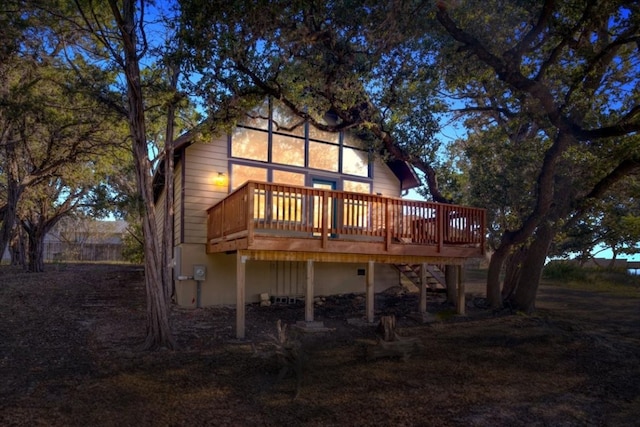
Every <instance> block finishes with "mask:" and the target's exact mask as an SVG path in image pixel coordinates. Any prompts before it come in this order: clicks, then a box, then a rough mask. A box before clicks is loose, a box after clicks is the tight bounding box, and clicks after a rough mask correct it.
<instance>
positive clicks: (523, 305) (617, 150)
mask: <svg viewBox="0 0 640 427" xmlns="http://www.w3.org/2000/svg"><path fill="white" fill-rule="evenodd" d="M480 10H482V11H483V12H482V13H479V11H480ZM435 17H436V19H437V22H439V23H440V25H441V28H442V29H444V31H445V34H446V35H447V37H450V38H451V39H452V40H453V41H454V43H453V44H451V45H450V48H449V49H446V48H443V49H442V50H441V52H440V55H441V63H442V64H443V66H446V69H445V70H446V71H445V75H446V76H447V84H448V86H447V88H448V90H449V91H450V93H454V94H456V95H457V96H459V97H460V98H462V99H465V100H467V102H468V103H469V106H468V107H467V108H466V109H465V111H464V112H465V113H467V114H473V115H475V116H476V117H484V118H486V120H487V121H490V122H489V123H488V124H487V125H486V126H487V128H483V129H480V132H478V135H477V136H476V138H482V137H483V135H484V134H485V130H487V131H489V132H494V133H495V132H497V131H498V132H499V131H500V129H497V128H498V127H500V126H503V125H505V124H506V127H505V128H504V129H502V131H503V136H502V141H505V143H507V141H509V142H508V143H509V144H516V143H517V142H518V141H523V143H524V144H525V145H526V146H527V147H529V148H530V149H531V150H532V151H534V152H538V153H540V154H541V156H540V157H539V158H538V159H537V161H536V159H533V162H534V163H533V164H534V165H536V166H535V169H534V170H535V172H534V174H533V175H529V177H530V178H529V180H530V182H531V183H532V184H533V187H532V189H531V200H530V201H528V202H527V203H525V205H524V208H525V209H523V210H522V211H517V210H516V209H510V212H509V214H510V215H514V223H513V224H510V226H507V227H505V228H504V229H503V230H502V232H501V237H500V241H499V243H498V244H497V246H496V248H495V252H494V254H493V256H492V258H491V263H490V267H489V278H488V283H487V295H488V297H489V301H490V303H491V305H492V306H493V307H499V306H501V304H502V295H501V286H500V280H499V275H500V271H501V270H502V267H503V265H504V264H505V261H506V260H507V259H508V258H509V256H511V255H512V254H514V253H516V252H514V250H515V249H517V252H519V255H518V256H517V257H516V258H514V259H512V260H510V261H509V264H510V265H511V266H512V267H515V268H516V269H517V270H518V273H519V274H518V275H509V274H507V277H508V278H511V279H512V281H511V283H505V285H504V288H505V289H506V290H507V292H506V294H508V295H509V296H510V299H511V301H512V302H513V303H514V304H515V305H516V306H517V307H518V308H520V309H522V310H524V311H530V310H532V309H533V308H534V302H535V295H536V291H537V286H538V282H539V278H540V273H541V269H542V266H543V264H544V261H545V258H546V256H547V253H548V250H549V247H550V245H551V242H552V241H553V239H554V237H555V235H556V233H558V232H559V231H560V229H561V227H562V224H563V223H565V222H566V221H574V220H576V219H577V218H580V217H582V216H583V215H584V214H585V212H586V209H587V207H588V206H589V204H590V202H591V201H592V200H598V199H600V198H602V197H603V196H604V195H605V194H606V193H607V191H608V190H609V189H611V188H612V186H613V185H614V184H615V183H617V182H619V181H620V180H621V179H622V178H624V177H625V176H627V175H628V174H630V173H632V172H634V171H637V170H638V168H639V167H640V162H639V160H640V150H639V148H640V147H639V145H640V144H638V136H637V132H638V130H639V129H640V120H639V118H640V108H638V105H637V98H638V87H639V80H640V66H639V65H640V64H638V62H639V56H638V54H637V40H638V36H639V25H640V21H639V16H638V9H637V6H636V5H635V4H631V3H627V2H621V1H597V2H578V3H576V2H572V3H571V4H569V3H555V2H551V1H547V2H544V3H542V4H538V3H537V2H531V4H508V5H505V4H502V3H501V4H500V6H498V4H491V5H487V4H486V2H483V3H482V5H480V4H476V3H473V2H471V3H470V2H466V3H465V4H464V6H453V4H451V5H448V4H446V3H445V2H439V3H438V4H437V11H436V14H435ZM512 124H519V126H512ZM532 131H535V132H532ZM526 134H528V135H529V136H530V137H528V138H525V139H522V136H523V135H526ZM527 156H529V154H527ZM520 158H522V160H523V161H526V157H520ZM485 160H487V157H486V156H479V157H476V158H475V160H472V162H473V161H475V162H477V163H476V164H477V167H478V168H480V167H481V162H484V161H485ZM524 177H525V178H526V174H525V175H524ZM527 204H529V206H526V205H527ZM503 291H504V289H503ZM502 293H503V294H505V292H502Z"/></svg>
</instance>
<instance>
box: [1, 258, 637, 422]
mask: <svg viewBox="0 0 640 427" xmlns="http://www.w3.org/2000/svg"><path fill="white" fill-rule="evenodd" d="M48 267H49V271H48V272H47V273H43V274H28V273H23V272H22V271H20V270H17V269H14V268H10V267H7V266H2V267H0V425H3V426H11V425H16V426H22V425H29V426H38V425H42V426H45V425H46V426H75V425H78V426H80V425H82V426H86V425H98V426H125V425H154V426H155V425H158V426H164V425H167V426H168V425H171V426H178V425H190V426H199V425H215V426H225V425H228V426H254V425H255V426H258V425H259V426H280V425H290V426H343V425H344V426H366V425H376V426H377V425H393V426H414V425H428V426H439V425H443V426H444V425H446V426H451V425H461V426H497V425H508V426H516V425H527V426H529V425H533V426H536V425H539V426H547V425H551V426H574V425H575V426H583V425H597V426H599V425H611V426H622V425H640V418H639V417H640V294H639V293H638V292H637V291H638V290H637V289H636V290H635V296H631V297H624V298H623V297H618V296H615V295H612V294H608V293H599V292H598V293H596V292H586V291H576V290H568V289H565V288H558V287H549V286H543V287H542V288H541V290H540V292H539V299H538V312H537V313H536V314H535V315H534V316H524V315H519V314H509V313H508V312H507V313H491V312H489V311H486V310H481V309H478V308H475V307H473V306H470V307H468V315H467V316H465V317H459V316H454V315H453V314H452V313H453V311H452V308H451V307H450V306H447V305H446V304H443V299H442V296H441V295H435V294H434V295H430V298H429V306H428V309H429V311H431V312H432V313H439V314H438V315H437V318H438V321H437V322H435V323H432V324H428V325H423V324H418V323H417V322H415V321H414V320H411V318H410V317H407V315H408V314H410V313H411V312H412V311H413V310H414V309H415V307H416V306H417V296H416V295H413V294H404V295H403V294H393V293H389V294H380V295H377V296H376V309H377V312H376V315H381V314H395V315H396V316H397V318H398V323H399V327H400V332H401V333H402V334H403V335H404V336H408V337H417V339H419V340H420V342H422V343H423V344H424V347H423V348H424V349H423V350H422V351H421V352H420V354H417V355H414V356H413V357H410V358H409V359H408V360H400V359H399V358H383V359H378V360H373V361H371V360H366V358H365V357H364V354H365V349H366V347H367V346H368V345H371V344H369V343H372V342H374V339H375V328H374V327H372V326H368V325H366V324H364V322H362V321H361V319H362V317H363V316H364V299H363V298H362V296H361V295H344V296H342V297H339V298H327V299H326V300H325V303H324V305H323V306H321V307H318V308H317V310H316V318H317V320H322V321H323V322H324V324H325V325H326V326H329V327H331V328H334V329H335V330H334V331H332V332H327V333H316V334H302V333H293V335H294V336H293V337H292V339H295V340H296V341H297V342H298V343H299V344H300V345H301V348H302V352H303V354H304V363H303V365H302V367H303V376H302V383H301V386H300V388H299V392H300V393H299V396H298V397H297V398H296V399H294V395H295V391H296V379H295V378H294V377H293V376H287V377H285V378H282V379H278V373H279V371H280V366H279V365H278V362H277V361H276V359H275V358H274V357H269V351H270V350H271V349H272V348H273V347H272V345H271V343H272V342H273V340H272V339H271V338H269V336H268V335H270V334H275V322H276V320H277V319H282V320H283V321H284V322H285V323H287V324H292V323H295V321H296V320H301V319H302V318H303V316H304V314H303V313H304V307H303V306H301V305H291V306H273V307H268V308H265V307H258V306H255V305H251V306H249V307H248V309H247V337H248V340H246V341H242V342H239V341H236V340H234V339H233V328H234V326H233V325H234V310H233V309H232V308H207V309H196V310H185V309H179V308H173V309H172V312H171V316H172V322H173V328H174V333H175V337H176V339H177V341H178V344H179V350H177V351H158V352H141V351H138V350H137V346H138V345H139V344H140V343H141V342H142V340H143V338H144V323H145V299H144V298H145V293H144V288H143V283H142V273H141V271H140V269H138V268H135V267H131V266H109V265H51V266H48ZM472 285H473V284H472ZM469 289H470V292H471V293H474V292H476V293H477V292H482V288H481V287H478V286H476V287H474V286H470V288H469ZM469 299H470V300H471V298H469ZM347 319H352V320H350V321H347ZM354 319H355V320H354Z"/></svg>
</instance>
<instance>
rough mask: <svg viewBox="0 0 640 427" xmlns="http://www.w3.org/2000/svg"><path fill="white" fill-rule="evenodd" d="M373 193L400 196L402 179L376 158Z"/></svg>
mask: <svg viewBox="0 0 640 427" xmlns="http://www.w3.org/2000/svg"><path fill="white" fill-rule="evenodd" d="M373 168H374V169H373V194H378V193H379V194H381V195H382V196H384V197H400V196H401V194H400V180H398V177H396V176H395V174H394V173H393V172H392V171H391V169H389V167H388V166H387V165H386V164H385V163H383V162H382V161H381V160H380V159H376V160H375V163H374V165H373Z"/></svg>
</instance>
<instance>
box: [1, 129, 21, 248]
mask: <svg viewBox="0 0 640 427" xmlns="http://www.w3.org/2000/svg"><path fill="white" fill-rule="evenodd" d="M3 142H4V148H5V155H6V157H5V163H4V169H5V173H6V176H7V201H6V205H5V207H4V214H3V220H2V226H1V227H0V256H1V255H2V254H3V253H4V251H5V250H6V248H7V246H8V244H9V242H10V241H11V236H12V233H13V228H14V227H15V225H16V222H17V221H16V218H17V207H18V200H19V199H20V195H21V194H22V190H23V187H22V186H21V185H20V178H19V171H18V159H17V153H16V150H15V142H12V141H6V140H5V141H3Z"/></svg>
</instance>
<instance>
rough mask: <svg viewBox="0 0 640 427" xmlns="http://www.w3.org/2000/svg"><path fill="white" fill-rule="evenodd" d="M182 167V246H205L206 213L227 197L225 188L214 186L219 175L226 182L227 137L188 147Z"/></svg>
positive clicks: (227, 175) (227, 173)
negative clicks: (223, 175) (192, 244)
mask: <svg viewBox="0 0 640 427" xmlns="http://www.w3.org/2000/svg"><path fill="white" fill-rule="evenodd" d="M184 167H185V173H184V200H183V207H184V218H183V222H184V223H183V229H184V242H185V243H202V244H204V243H206V242H207V238H206V236H207V209H209V208H210V207H211V206H213V205H214V204H215V203H217V202H218V201H220V200H222V199H223V198H224V197H225V196H226V195H227V186H225V187H219V186H216V185H215V184H214V182H213V178H214V177H215V176H217V175H218V173H219V172H222V173H224V174H225V176H226V177H227V179H228V178H229V171H228V170H227V138H226V136H224V135H223V136H219V137H216V138H214V140H213V141H212V142H210V143H196V144H192V145H190V146H188V147H187V148H186V152H185V164H184Z"/></svg>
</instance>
